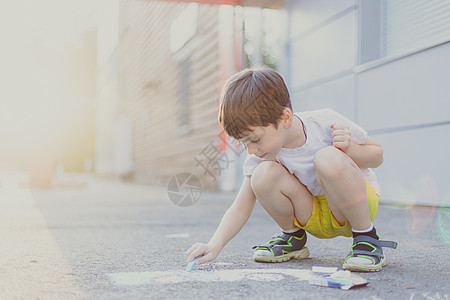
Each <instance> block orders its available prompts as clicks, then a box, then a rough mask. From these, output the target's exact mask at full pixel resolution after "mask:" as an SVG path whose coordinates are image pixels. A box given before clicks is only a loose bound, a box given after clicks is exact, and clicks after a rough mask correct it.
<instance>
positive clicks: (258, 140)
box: [251, 138, 261, 144]
mask: <svg viewBox="0 0 450 300" xmlns="http://www.w3.org/2000/svg"><path fill="white" fill-rule="evenodd" d="M260 141H261V138H259V139H257V140H254V141H251V142H252V143H255V144H256V143H259V142H260Z"/></svg>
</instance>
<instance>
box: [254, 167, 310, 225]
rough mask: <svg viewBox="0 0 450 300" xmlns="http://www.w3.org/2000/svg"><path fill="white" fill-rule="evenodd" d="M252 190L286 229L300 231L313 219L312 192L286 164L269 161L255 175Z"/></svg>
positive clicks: (257, 168) (268, 211) (262, 204)
mask: <svg viewBox="0 0 450 300" xmlns="http://www.w3.org/2000/svg"><path fill="white" fill-rule="evenodd" d="M251 184H252V189H253V192H254V193H255V195H256V198H257V199H258V201H259V202H260V203H261V206H262V207H263V208H264V209H265V210H266V211H267V213H268V214H269V215H270V216H271V217H272V219H273V220H274V221H275V222H276V223H277V224H278V225H279V226H280V227H281V229H283V230H290V229H293V228H296V226H295V224H294V219H295V218H297V220H298V221H299V223H300V224H301V225H305V224H306V222H307V221H308V220H309V218H310V217H311V214H312V210H313V196H312V195H311V193H310V192H309V191H308V189H307V188H306V187H305V186H304V185H303V184H301V183H300V181H298V179H297V178H296V177H295V176H294V175H292V174H291V173H289V172H288V171H287V170H286V169H285V168H284V167H283V166H282V165H280V164H278V163H276V162H273V161H265V162H262V163H260V164H259V165H258V166H257V167H256V169H255V171H254V172H253V174H252V179H251Z"/></svg>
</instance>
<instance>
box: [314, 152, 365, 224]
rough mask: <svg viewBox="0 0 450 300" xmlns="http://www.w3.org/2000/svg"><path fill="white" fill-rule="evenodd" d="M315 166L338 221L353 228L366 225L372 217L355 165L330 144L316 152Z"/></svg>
mask: <svg viewBox="0 0 450 300" xmlns="http://www.w3.org/2000/svg"><path fill="white" fill-rule="evenodd" d="M314 167H315V168H316V176H317V181H318V182H319V184H320V186H321V187H322V189H323V190H324V192H325V196H326V198H327V202H328V206H329V207H330V210H331V212H332V213H333V216H334V217H335V219H336V221H338V223H339V224H341V225H345V223H346V221H348V222H349V223H350V224H351V226H352V228H353V229H355V230H359V231H361V230H366V229H368V228H369V227H370V226H371V221H370V212H369V204H368V203H367V192H366V181H365V179H364V175H363V174H362V172H361V170H360V168H359V167H358V165H356V163H355V162H354V161H353V160H352V159H351V158H350V157H349V156H347V155H346V154H345V153H343V152H342V151H341V150H339V149H337V148H335V147H332V146H331V147H326V148H324V149H321V150H319V151H318V152H317V153H316V155H315V156H314Z"/></svg>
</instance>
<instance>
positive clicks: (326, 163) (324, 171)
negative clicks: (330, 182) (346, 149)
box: [313, 146, 349, 176]
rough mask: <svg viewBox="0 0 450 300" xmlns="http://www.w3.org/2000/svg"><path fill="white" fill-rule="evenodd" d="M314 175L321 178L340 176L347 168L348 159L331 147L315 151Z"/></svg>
mask: <svg viewBox="0 0 450 300" xmlns="http://www.w3.org/2000/svg"><path fill="white" fill-rule="evenodd" d="M313 163H314V167H315V169H316V173H317V174H318V175H322V176H340V174H342V172H343V171H344V170H345V168H347V167H348V166H349V162H348V158H346V155H345V154H344V153H343V152H342V151H341V150H339V149H337V148H336V147H333V146H329V147H325V148H323V149H320V150H319V151H317V153H316V154H315V155H314V159H313Z"/></svg>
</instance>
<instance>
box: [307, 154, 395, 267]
mask: <svg viewBox="0 0 450 300" xmlns="http://www.w3.org/2000/svg"><path fill="white" fill-rule="evenodd" d="M314 166H315V168H316V175H317V181H318V182H319V184H320V186H321V187H322V188H323V190H324V192H325V197H326V199H327V202H328V206H329V208H330V210H331V212H332V214H333V216H334V217H335V219H336V221H338V223H339V224H340V225H345V223H346V222H347V221H348V222H349V223H350V225H351V226H352V231H353V237H354V240H353V246H352V248H351V251H350V254H349V256H348V257H347V258H346V261H345V263H344V265H343V268H344V269H350V270H352V271H379V270H381V267H382V266H383V265H385V259H384V255H383V251H382V247H391V248H395V247H396V243H393V242H386V241H380V240H379V237H378V235H377V234H376V230H375V228H374V227H373V224H372V222H371V220H370V212H369V205H368V201H367V191H366V181H365V179H364V175H363V174H362V172H361V170H360V168H359V167H358V165H356V163H355V162H354V161H353V160H352V159H351V158H350V157H349V156H347V155H346V154H344V153H343V152H342V151H341V150H339V149H337V148H335V147H332V146H331V147H327V148H324V149H321V150H320V151H318V152H317V153H316V155H315V157H314Z"/></svg>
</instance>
